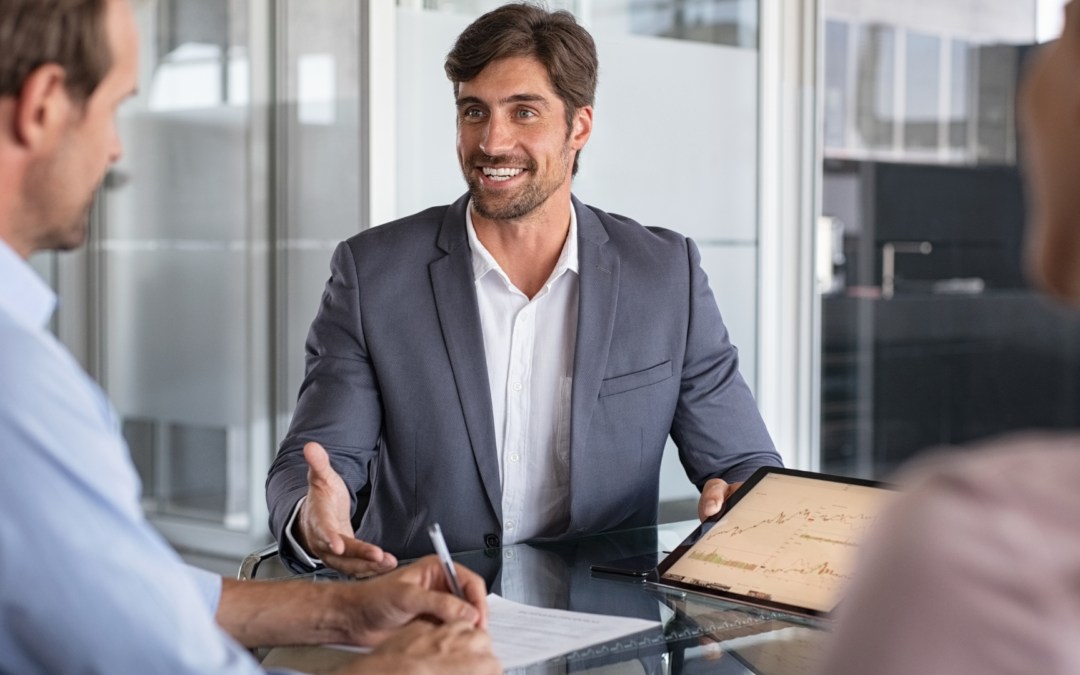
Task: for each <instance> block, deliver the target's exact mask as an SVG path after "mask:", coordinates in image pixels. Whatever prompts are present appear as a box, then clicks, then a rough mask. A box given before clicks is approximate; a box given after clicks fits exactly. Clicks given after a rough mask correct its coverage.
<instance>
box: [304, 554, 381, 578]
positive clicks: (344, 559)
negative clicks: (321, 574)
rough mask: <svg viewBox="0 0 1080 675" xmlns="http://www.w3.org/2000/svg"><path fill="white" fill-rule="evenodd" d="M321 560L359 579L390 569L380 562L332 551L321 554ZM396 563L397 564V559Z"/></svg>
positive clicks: (332, 567) (330, 566) (328, 565)
mask: <svg viewBox="0 0 1080 675" xmlns="http://www.w3.org/2000/svg"><path fill="white" fill-rule="evenodd" d="M321 560H322V561H323V564H324V565H326V566H327V567H329V568H331V569H335V570H337V571H338V572H342V573H343V574H348V575H349V576H353V577H356V578H357V579H363V578H364V577H370V576H374V575H376V574H384V573H386V572H387V571H389V570H387V569H384V568H383V567H382V565H381V564H380V563H374V562H371V561H370V560H364V559H360V558H353V557H349V556H339V555H334V554H332V553H330V554H327V555H325V556H321ZM395 564H397V561H396V559H395ZM391 569H393V568H391Z"/></svg>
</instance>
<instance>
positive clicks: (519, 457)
mask: <svg viewBox="0 0 1080 675" xmlns="http://www.w3.org/2000/svg"><path fill="white" fill-rule="evenodd" d="M519 459H521V456H520V455H518V454H517V453H516V452H515V453H514V454H512V455H510V461H511V462H516V461H518V460H519Z"/></svg>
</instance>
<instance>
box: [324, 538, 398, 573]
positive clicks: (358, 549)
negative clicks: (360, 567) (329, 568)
mask: <svg viewBox="0 0 1080 675" xmlns="http://www.w3.org/2000/svg"><path fill="white" fill-rule="evenodd" d="M338 555H341V556H344V557H346V558H356V559H358V560H367V561H369V562H373V563H375V564H376V565H377V566H379V567H385V568H386V569H388V570H392V569H394V568H395V567H397V558H395V557H394V556H393V555H391V554H389V553H387V552H386V551H384V550H382V549H381V548H379V547H378V546H376V545H375V544H371V543H368V542H366V541H360V540H359V539H357V538H355V537H344V550H343V551H342V552H340V553H338Z"/></svg>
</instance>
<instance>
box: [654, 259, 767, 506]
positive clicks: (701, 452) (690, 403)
mask: <svg viewBox="0 0 1080 675" xmlns="http://www.w3.org/2000/svg"><path fill="white" fill-rule="evenodd" d="M686 244H687V253H688V255H689V268H690V314H689V325H688V330H687V338H686V355H685V357H684V360H683V368H682V382H681V384H680V389H679V400H678V404H677V405H676V408H675V417H674V419H673V421H672V426H671V438H672V439H673V440H674V441H675V444H676V445H677V446H678V448H679V459H680V460H681V461H682V465H683V468H684V469H686V474H687V476H688V477H689V478H690V481H691V482H693V483H694V485H696V486H697V487H698V489H699V490H700V489H702V487H703V486H704V485H705V482H706V481H708V480H709V479H711V478H723V479H724V480H726V481H728V482H729V483H732V482H738V481H743V480H746V479H747V478H749V477H750V475H751V474H753V473H754V471H756V470H757V469H758V468H759V467H762V466H783V463H782V461H781V459H780V455H779V454H778V453H777V452H776V448H775V447H774V446H773V442H772V439H771V438H770V437H769V432H768V430H767V429H766V428H765V422H764V421H763V420H762V419H761V414H760V413H759V412H758V408H757V404H756V402H755V401H754V397H753V395H752V394H751V393H750V388H749V387H748V386H746V382H745V381H744V380H743V378H742V375H740V374H739V357H738V350H737V349H736V348H735V346H734V345H732V344H731V342H730V341H729V340H728V332H727V328H725V327H724V322H723V320H722V319H721V318H720V310H719V308H718V307H717V306H716V300H715V298H713V294H712V290H711V289H710V288H709V280H708V278H707V277H706V276H705V271H704V270H702V269H701V253H700V252H699V251H698V248H697V245H696V244H695V243H694V242H693V240H691V239H687V240H686Z"/></svg>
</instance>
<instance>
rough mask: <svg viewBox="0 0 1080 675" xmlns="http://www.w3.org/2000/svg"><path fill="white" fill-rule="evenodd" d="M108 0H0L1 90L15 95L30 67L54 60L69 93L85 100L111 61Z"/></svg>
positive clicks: (18, 92) (0, 91)
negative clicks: (62, 71)
mask: <svg viewBox="0 0 1080 675" xmlns="http://www.w3.org/2000/svg"><path fill="white" fill-rule="evenodd" d="M109 1H110V0H0V96H16V97H17V96H19V94H20V93H21V92H22V87H23V84H24V83H25V82H26V78H27V77H29V76H30V74H31V73H33V72H34V71H35V70H37V69H38V68H40V67H41V66H43V65H45V64H47V63H55V64H57V65H59V66H60V67H61V68H63V69H64V73H65V78H64V88H65V89H66V90H67V93H68V95H69V96H70V97H71V98H72V99H73V100H74V101H76V102H78V103H83V102H85V101H86V99H88V98H89V97H90V95H91V94H92V93H93V92H94V89H96V88H97V86H98V85H99V84H101V81H102V80H103V79H105V75H106V74H107V73H108V72H109V69H110V68H111V67H112V51H111V47H110V45H109V38H108V34H107V31H106V28H105V10H106V6H107V4H108V2H109Z"/></svg>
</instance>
